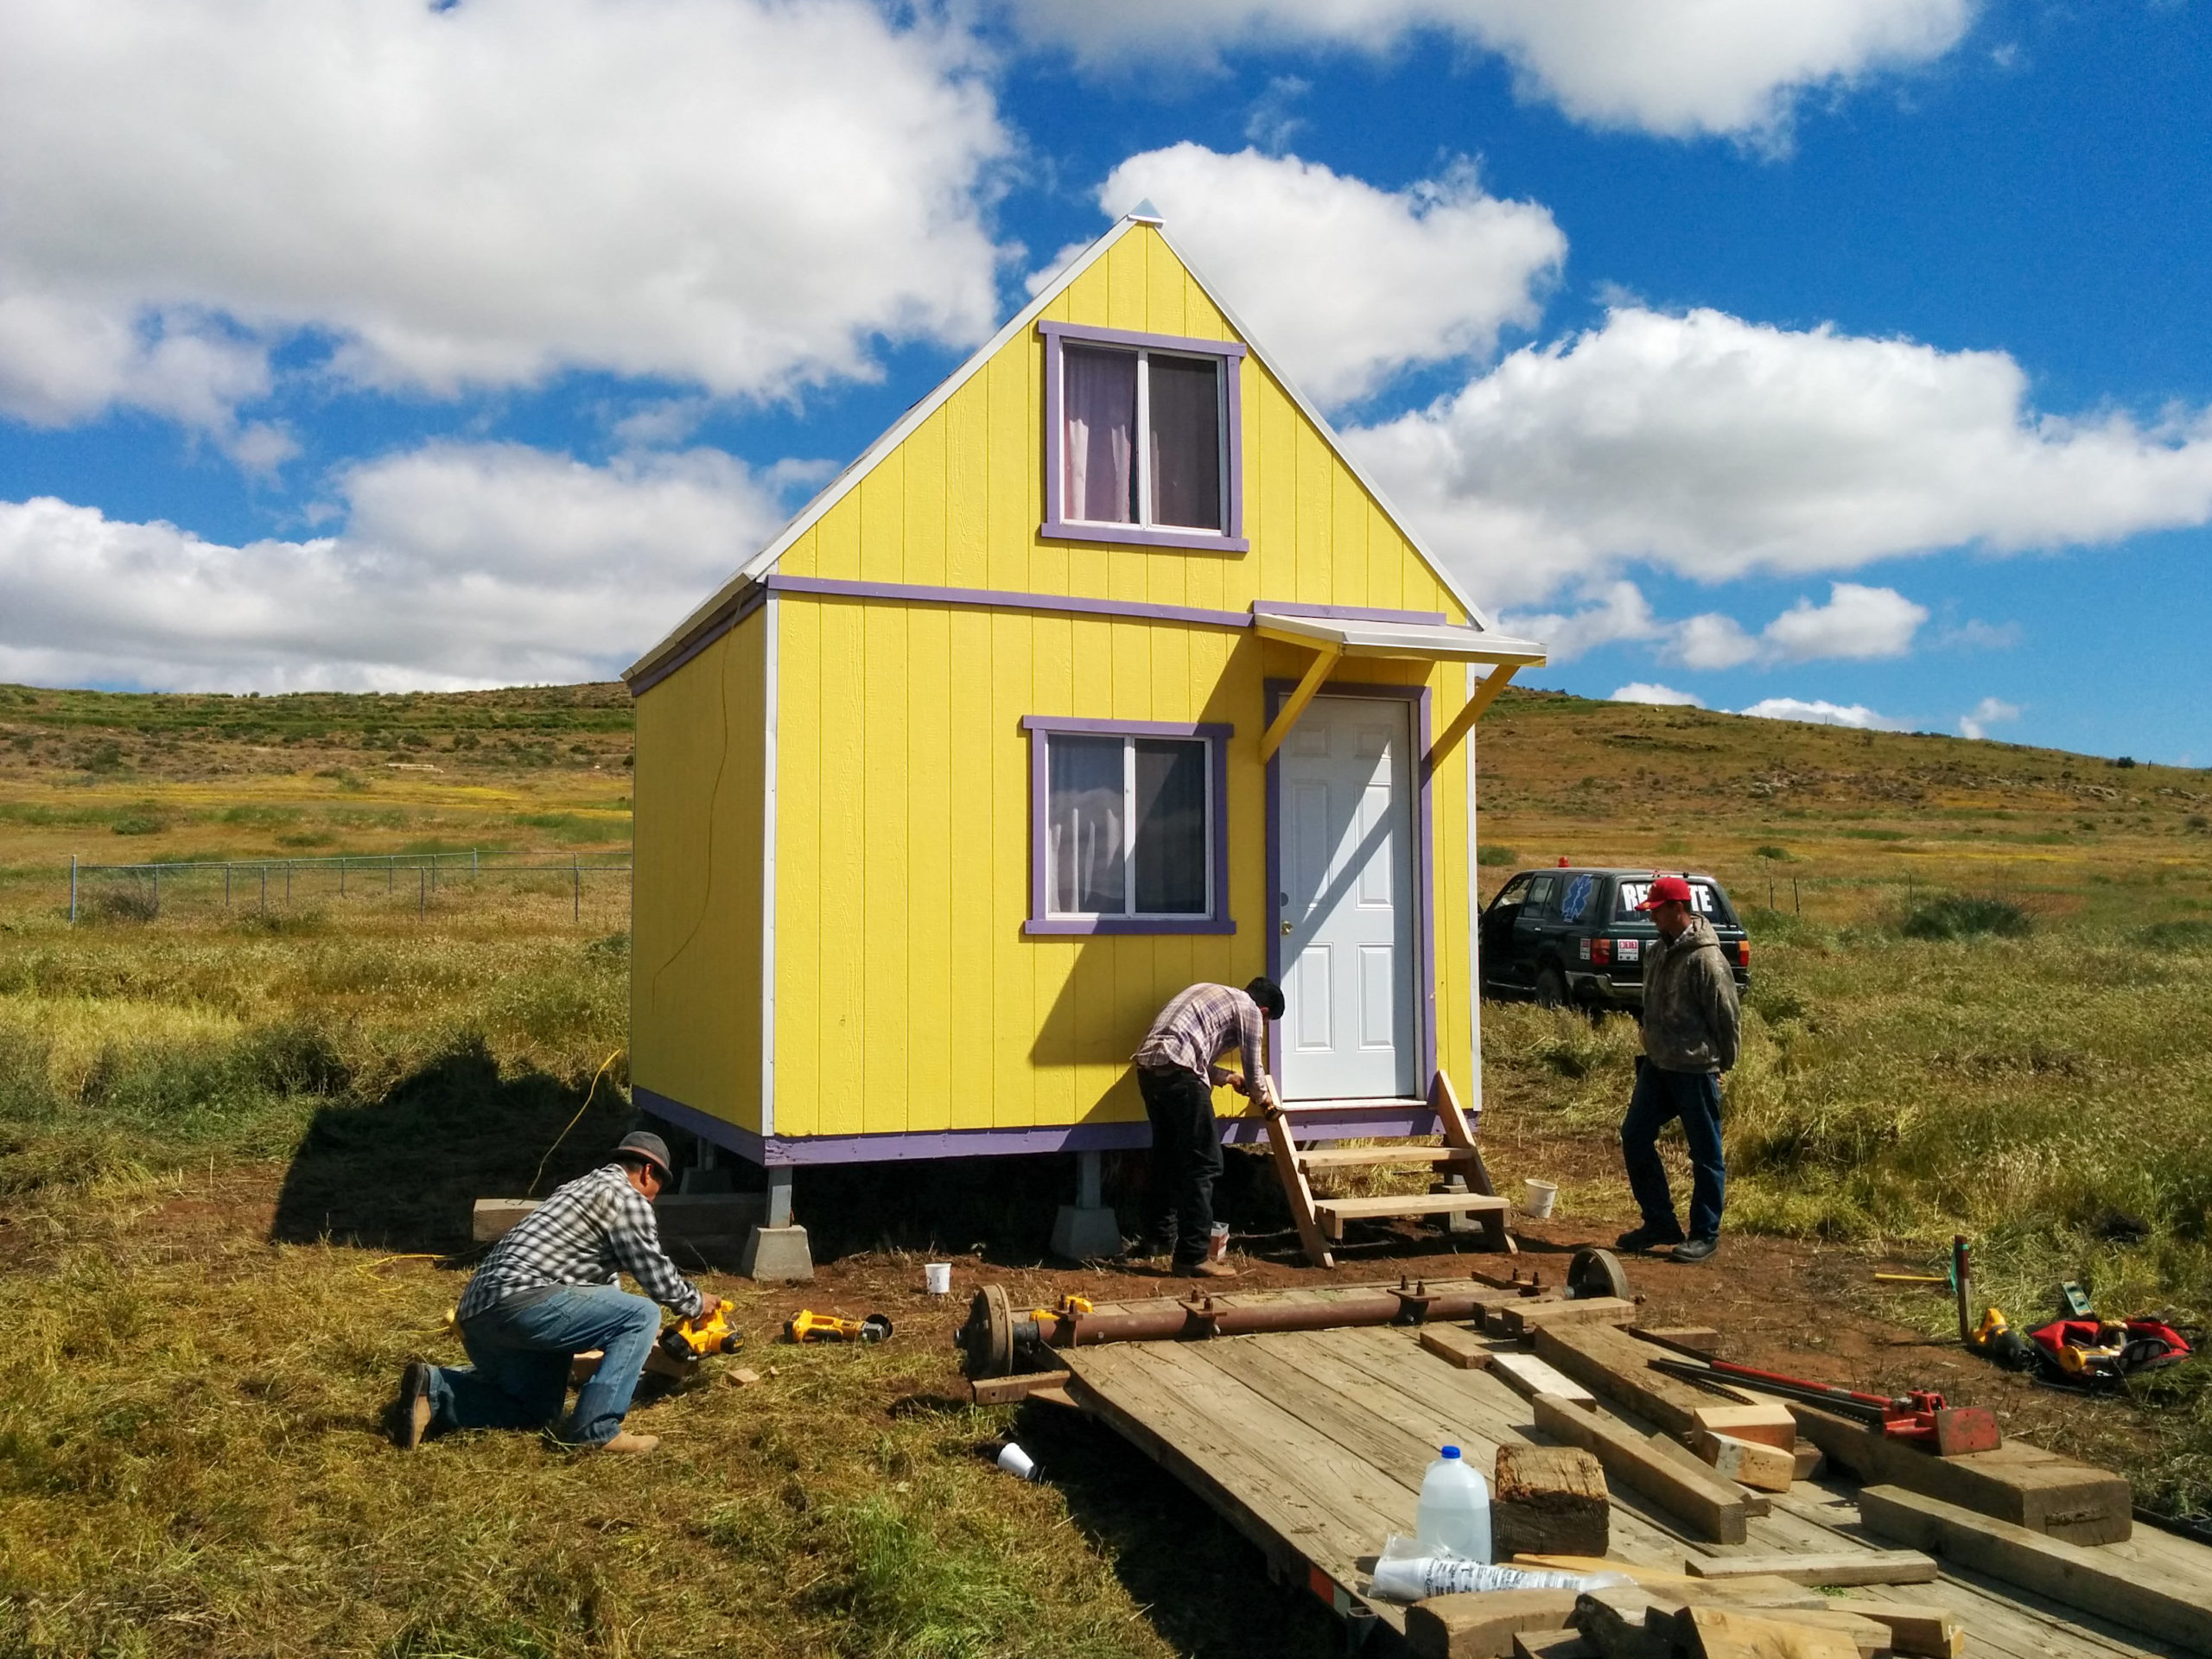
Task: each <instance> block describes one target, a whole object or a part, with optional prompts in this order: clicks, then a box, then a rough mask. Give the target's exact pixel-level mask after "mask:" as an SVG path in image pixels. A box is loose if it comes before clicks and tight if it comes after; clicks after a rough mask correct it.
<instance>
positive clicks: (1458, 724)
mask: <svg viewBox="0 0 2212 1659" xmlns="http://www.w3.org/2000/svg"><path fill="white" fill-rule="evenodd" d="M1520 666H1521V665H1520V664H1518V663H1499V664H1497V666H1495V667H1494V668H1492V669H1491V671H1490V672H1489V673H1487V674H1485V675H1484V676H1483V677H1482V678H1481V680H1480V681H1479V682H1478V683H1477V684H1476V686H1475V691H1474V695H1473V696H1471V697H1469V698H1468V699H1467V700H1466V702H1463V703H1461V704H1460V705H1459V713H1458V714H1456V715H1452V723H1451V724H1450V725H1449V726H1446V728H1444V729H1443V731H1442V732H1441V733H1440V734H1438V736H1437V739H1436V741H1434V742H1433V743H1432V744H1430V745H1429V746H1428V764H1429V765H1430V766H1432V767H1434V766H1440V765H1441V764H1443V761H1444V758H1445V757H1446V755H1448V754H1450V753H1452V750H1454V749H1456V748H1458V747H1459V740H1460V739H1461V738H1463V737H1465V735H1466V734H1468V733H1469V732H1470V731H1472V730H1473V729H1474V724H1475V722H1476V721H1478V720H1480V719H1481V718H1482V717H1483V711H1484V709H1488V708H1489V707H1490V706H1491V704H1492V703H1493V702H1497V694H1498V693H1499V692H1501V691H1503V690H1505V683H1506V682H1507V681H1508V680H1510V679H1511V678H1512V677H1513V676H1514V675H1515V674H1516V672H1517V671H1519V669H1520Z"/></svg>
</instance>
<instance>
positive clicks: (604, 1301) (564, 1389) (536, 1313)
mask: <svg viewBox="0 0 2212 1659" xmlns="http://www.w3.org/2000/svg"><path fill="white" fill-rule="evenodd" d="M659 1333H660V1309H658V1307H656V1306H653V1305H652V1303H651V1302H649V1301H647V1300H645V1298H644V1297H642V1296H632V1295H631V1294H628V1293H627V1292H626V1291H620V1290H617V1289H616V1288H615V1287H613V1286H612V1285H561V1286H558V1287H555V1288H554V1289H552V1290H550V1291H547V1292H544V1293H543V1294H541V1293H539V1292H537V1291H527V1290H526V1291H524V1292H523V1293H521V1294H519V1295H516V1296H510V1297H507V1298H505V1300H501V1301H497V1302H494V1303H493V1304H492V1306H489V1307H487V1308H486V1309H485V1310H484V1311H483V1312H482V1313H473V1314H471V1315H470V1316H469V1317H468V1318H467V1319H463V1320H462V1321H461V1346H462V1347H464V1348H466V1349H467V1351H468V1357H469V1361H470V1363H468V1364H467V1365H445V1366H439V1367H436V1368H434V1369H433V1370H432V1371H431V1373H430V1406H431V1416H430V1425H431V1427H433V1428H436V1429H448V1428H543V1427H547V1426H548V1425H550V1423H551V1422H552V1421H553V1420H554V1419H555V1418H556V1417H558V1416H559V1415H560V1414H561V1404H562V1402H563V1401H564V1400H566V1399H567V1398H568V1394H569V1362H570V1361H571V1360H573V1359H574V1358H575V1357H576V1356H577V1355H578V1354H581V1353H586V1352H588V1351H590V1350H592V1349H594V1348H597V1349H600V1350H601V1351H603V1352H604V1354H605V1355H606V1357H605V1358H603V1359H602V1360H601V1361H600V1363H599V1369H598V1370H596V1371H594V1373H593V1374H592V1377H591V1380H590V1381H589V1382H588V1383H585V1384H584V1385H583V1388H582V1389H581V1390H580V1391H579V1392H578V1393H577V1395H576V1405H575V1410H574V1411H572V1412H570V1413H569V1421H567V1422H566V1423H564V1424H563V1425H562V1427H561V1428H560V1430H559V1437H560V1438H561V1439H562V1440H567V1441H569V1442H571V1443H572V1444H577V1445H590V1446H598V1445H601V1444H602V1443H603V1442H605V1441H607V1440H613V1438H614V1436H615V1434H616V1433H617V1432H618V1431H620V1428H621V1427H622V1414H624V1413H625V1412H626V1411H628V1410H629V1409H630V1396H631V1395H632V1394H633V1393H634V1392H636V1390H637V1387H638V1374H639V1372H640V1371H641V1370H644V1369H645V1356H646V1354H648V1353H649V1352H651V1351H652V1345H653V1340H654V1338H656V1337H658V1335H659Z"/></svg>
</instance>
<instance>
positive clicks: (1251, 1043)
mask: <svg viewBox="0 0 2212 1659" xmlns="http://www.w3.org/2000/svg"><path fill="white" fill-rule="evenodd" d="M1267 1042H1268V1027H1267V1021H1266V1020H1265V1019H1264V1018H1263V1017H1262V1014H1261V1013H1260V1005H1259V1004H1258V1003H1256V1002H1255V1001H1253V1000H1252V999H1251V998H1250V997H1249V996H1247V995H1245V994H1244V993H1243V992H1242V991H1240V990H1238V989H1236V988H1235V987H1234V986H1230V985H1193V986H1192V987H1191V988H1190V989H1189V990H1187V991H1185V992H1184V993H1182V995H1179V996H1178V997H1177V998H1176V999H1175V1000H1174V1001H1172V1002H1170V1003H1169V1004H1168V1005H1167V1006H1166V1007H1164V1008H1162V1009H1161V1010H1160V1018H1159V1019H1157V1020H1154V1021H1153V1022H1152V1029H1151V1030H1150V1031H1148V1032H1147V1033H1145V1039H1144V1046H1143V1047H1141V1048H1140V1049H1138V1050H1137V1052H1136V1053H1135V1056H1134V1058H1135V1060H1136V1063H1137V1064H1138V1065H1147V1066H1176V1067H1179V1068H1180V1069H1181V1070H1183V1071H1195V1072H1197V1073H1198V1075H1199V1076H1200V1077H1204V1078H1205V1080H1206V1081H1207V1082H1208V1083H1211V1084H1212V1085H1213V1086H1214V1087H1215V1088H1217V1089H1218V1088H1220V1087H1222V1086H1223V1085H1224V1084H1226V1083H1227V1082H1228V1081H1229V1073H1228V1072H1226V1071H1223V1070H1222V1069H1221V1067H1219V1066H1217V1065H1215V1064H1214V1063H1213V1062H1214V1059H1215V1057H1216V1056H1217V1055H1221V1054H1226V1053H1227V1052H1229V1051H1230V1049H1231V1048H1232V1047H1233V1048H1235V1049H1236V1051H1237V1054H1238V1057H1239V1058H1240V1059H1242V1061H1243V1065H1244V1075H1245V1076H1246V1077H1250V1078H1255V1079H1256V1078H1259V1077H1264V1076H1265V1075H1266V1074H1267V1065H1268V1061H1267Z"/></svg>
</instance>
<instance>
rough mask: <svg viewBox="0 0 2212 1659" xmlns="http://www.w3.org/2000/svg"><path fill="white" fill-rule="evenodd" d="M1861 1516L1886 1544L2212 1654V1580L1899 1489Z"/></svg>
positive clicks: (1870, 1501)
mask: <svg viewBox="0 0 2212 1659" xmlns="http://www.w3.org/2000/svg"><path fill="white" fill-rule="evenodd" d="M1921 1455H1923V1456H1925V1455H1926V1454H1925V1453H1922V1454H1921ZM1975 1455H1977V1456H1986V1455H1988V1454H1987V1453H1986V1452H1980V1453H1976V1454H1975ZM1929 1461H1931V1462H1934V1461H1937V1459H1929ZM1946 1461H1948V1459H1946ZM1859 1519H1860V1520H1861V1521H1862V1522H1864V1523H1865V1524H1866V1529H1867V1530H1868V1531H1870V1532H1872V1533H1876V1534H1878V1535H1880V1536H1882V1537H1885V1538H1894V1539H1896V1540H1897V1541H1898V1542H1899V1543H1902V1544H1910V1545H1911V1546H1912V1547H1913V1548H1916V1549H1925V1550H1932V1551H1934V1552H1935V1553H1936V1554H1938V1555H1941V1556H1942V1557H1943V1559H1944V1560H1947V1561H1953V1562H1956V1563H1957V1564H1958V1565H1959V1566H1961V1567H1969V1568H1971V1569H1973V1570H1974V1572H1977V1573H1987V1574H1988V1575H1989V1576H1990V1577H1991V1578H1993V1579H2001V1580H2004V1581H2005V1583H2006V1584H2013V1585H2018V1586H2020V1588H2022V1589H2024V1590H2030V1591H2033V1592H2035V1593H2036V1594H2037V1595H2039V1596H2043V1597H2046V1598H2048V1599H2050V1600H2052V1601H2056V1602H2059V1603H2061V1604H2063V1605H2065V1606H2069V1607H2078V1608H2080V1609H2081V1610H2082V1611H2083V1612H2085V1613H2094V1614H2096V1615H2097V1616H2098V1617H2099V1618H2108V1619H2110V1620H2112V1621H2113V1623H2114V1624H2125V1625H2126V1626H2127V1627H2128V1628H2129V1629H2130V1630H2145V1631H2148V1632H2149V1633H2150V1634H2151V1635H2152V1636H2157V1637H2164V1638H2165V1639H2166V1640H2167V1641H2169V1642H2172V1643H2176V1644H2177V1645H2178V1646H2180V1647H2183V1648H2185V1649H2189V1650H2190V1651H2191V1652H2196V1653H2212V1573H2200V1574H2198V1575H2196V1577H2194V1578H2192V1579H2190V1580H2186V1581H2184V1580H2182V1579H2181V1578H2180V1577H2179V1576H2178V1575H2177V1574H2176V1573H2174V1571H2173V1570H2172V1569H2171V1567H2142V1566H2139V1565H2137V1564H2136V1563H2135V1562H2133V1561H2131V1560H2127V1559H2126V1558H2125V1557H2122V1556H2115V1555H2113V1554H2109V1553H2107V1552H2105V1551H2101V1550H2098V1549H2094V1548H2084V1547H2083V1546H2082V1545H2080V1544H2069V1543H2066V1542H2064V1541H2062V1540H2060V1539H2056V1538H2052V1537H2049V1536H2046V1535H2044V1534H2043V1533H2039V1532H2034V1531H2031V1530H2030V1529H2028V1528H2026V1527H2020V1526H2014V1525H2013V1524H2012V1522H2008V1521H1997V1520H1993V1519H1991V1518H1990V1517H1989V1516H1986V1515H1980V1514H1977V1513H1975V1512H1974V1510H1968V1509H1962V1508H1961V1507H1960V1506H1959V1505H1958V1504H1955V1503H1944V1502H1943V1501H1942V1499H1940V1498H1934V1497H1927V1496H1925V1495H1924V1494H1923V1493H1919V1492H1913V1491H1906V1490H1904V1488H1903V1487H1900V1486H1868V1487H1866V1488H1865V1489H1864V1490H1862V1491H1860V1492H1859Z"/></svg>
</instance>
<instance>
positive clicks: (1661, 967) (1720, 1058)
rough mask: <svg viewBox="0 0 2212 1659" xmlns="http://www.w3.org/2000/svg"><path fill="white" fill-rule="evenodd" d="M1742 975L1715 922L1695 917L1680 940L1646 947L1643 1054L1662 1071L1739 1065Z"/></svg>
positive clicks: (1719, 1068)
mask: <svg viewBox="0 0 2212 1659" xmlns="http://www.w3.org/2000/svg"><path fill="white" fill-rule="evenodd" d="M1739 1019H1740V1014H1739V1013H1738V1008H1737V1005H1736V976H1735V974H1734V973H1733V972H1732V970H1731V969H1730V968H1729V966H1728V958H1727V956H1726V953H1725V952H1723V951H1722V950H1721V948H1720V941H1719V938H1716V937H1715V936H1714V934H1713V924H1712V923H1710V922H1708V921H1707V920H1706V919H1705V918H1704V917H1702V916H1694V917H1692V918H1690V925H1689V926H1688V927H1687V928H1685V929H1684V930H1683V931H1682V935H1681V938H1678V939H1675V941H1674V942H1673V943H1672V944H1669V942H1668V941H1667V940H1665V939H1663V938H1662V939H1658V940H1655V941H1653V942H1652V943H1650V944H1646V945H1645V946H1644V947H1643V1052H1644V1053H1645V1054H1646V1055H1647V1056H1649V1058H1650V1061H1651V1064H1652V1065H1656V1066H1657V1067H1658V1068H1659V1069H1660V1070H1661V1071H1726V1070H1728V1068H1729V1067H1730V1066H1732V1065H1735V1064H1736V1037H1737V1030H1738V1021H1739Z"/></svg>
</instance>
